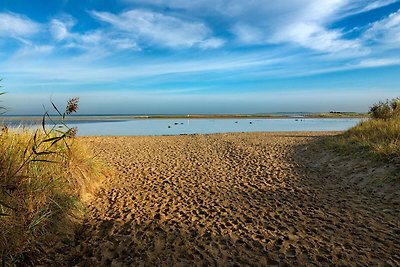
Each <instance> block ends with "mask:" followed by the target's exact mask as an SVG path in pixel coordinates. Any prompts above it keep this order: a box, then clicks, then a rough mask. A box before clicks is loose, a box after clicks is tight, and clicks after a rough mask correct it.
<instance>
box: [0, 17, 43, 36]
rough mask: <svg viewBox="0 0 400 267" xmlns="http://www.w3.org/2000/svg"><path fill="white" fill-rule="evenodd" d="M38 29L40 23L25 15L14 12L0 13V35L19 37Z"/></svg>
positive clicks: (31, 33)
mask: <svg viewBox="0 0 400 267" xmlns="http://www.w3.org/2000/svg"><path fill="white" fill-rule="evenodd" d="M39 30H40V24H38V23H36V22H34V21H32V20H30V19H29V18H27V17H25V16H22V15H19V14H14V13H0V37H12V38H21V37H26V36H30V35H33V34H35V33H37V32H39Z"/></svg>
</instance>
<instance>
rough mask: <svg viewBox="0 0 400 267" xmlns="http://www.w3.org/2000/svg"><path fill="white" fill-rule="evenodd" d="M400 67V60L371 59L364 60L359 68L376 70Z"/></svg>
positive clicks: (358, 65)
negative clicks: (377, 68) (378, 68)
mask: <svg viewBox="0 0 400 267" xmlns="http://www.w3.org/2000/svg"><path fill="white" fill-rule="evenodd" d="M394 65H400V58H371V59H365V60H362V61H361V62H360V63H359V64H357V65H356V66H357V67H360V68H376V67H386V66H394Z"/></svg>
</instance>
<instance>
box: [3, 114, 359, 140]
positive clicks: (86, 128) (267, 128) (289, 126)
mask: <svg viewBox="0 0 400 267" xmlns="http://www.w3.org/2000/svg"><path fill="white" fill-rule="evenodd" d="M361 120H362V119H359V118H357V119H356V118H347V119H337V118H335V119H333V118H324V119H321V118H318V119H311V118H284V119H127V120H79V121H69V122H67V124H68V126H70V127H77V128H78V135H79V136H106V135H109V136H137V135H180V134H207V133H228V132H297V131H302V132H303V131H304V132H306V131H343V130H347V129H349V128H350V127H352V126H354V125H356V124H357V123H358V122H360V121H361ZM10 122H11V123H10ZM10 122H9V123H7V122H6V121H3V122H2V123H5V124H7V125H9V126H18V125H25V126H28V127H41V126H40V124H41V123H40V121H26V120H25V121H15V120H14V121H10Z"/></svg>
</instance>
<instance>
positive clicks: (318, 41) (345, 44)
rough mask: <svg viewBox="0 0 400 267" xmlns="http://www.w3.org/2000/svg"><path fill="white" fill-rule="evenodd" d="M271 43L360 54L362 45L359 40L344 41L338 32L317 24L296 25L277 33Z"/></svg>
mask: <svg viewBox="0 0 400 267" xmlns="http://www.w3.org/2000/svg"><path fill="white" fill-rule="evenodd" d="M269 41H270V42H273V43H280V42H292V43H296V44H299V45H300V46H303V47H307V48H310V49H313V50H317V51H324V52H331V53H334V52H342V51H346V50H352V51H353V52H354V53H356V54H359V53H360V52H362V50H363V49H362V44H361V43H360V42H358V41H357V40H344V39H343V38H342V33H341V32H340V31H338V30H326V29H325V28H323V27H321V26H319V25H318V24H315V23H305V22H303V23H294V24H292V25H288V26H287V27H286V28H284V29H282V31H280V32H277V33H275V35H273V36H272V37H271V38H270V39H269Z"/></svg>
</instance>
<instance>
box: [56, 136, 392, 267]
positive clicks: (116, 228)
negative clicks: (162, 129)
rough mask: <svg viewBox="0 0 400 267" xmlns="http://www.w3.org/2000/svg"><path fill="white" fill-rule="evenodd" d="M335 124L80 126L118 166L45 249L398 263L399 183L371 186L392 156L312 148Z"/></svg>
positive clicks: (226, 261)
mask: <svg viewBox="0 0 400 267" xmlns="http://www.w3.org/2000/svg"><path fill="white" fill-rule="evenodd" d="M329 134H334V133H239V134H213V135H187V136H159V137H84V138H82V139H83V140H84V141H85V142H87V143H88V144H89V145H90V147H92V148H93V149H94V151H95V153H97V154H98V155H99V156H100V157H101V158H103V159H104V160H105V161H106V162H107V163H108V164H109V165H111V166H113V167H114V168H115V169H116V175H115V177H110V178H109V179H107V180H105V181H104V182H103V184H102V185H101V187H100V188H99V190H98V191H97V192H96V194H95V195H94V196H93V197H92V198H91V200H90V201H89V203H88V205H89V209H88V218H87V219H85V221H84V222H83V225H82V226H81V227H80V228H79V229H78V232H77V235H76V238H75V240H74V241H73V242H72V243H71V244H69V245H68V246H67V245H64V247H59V248H58V252H57V253H58V254H49V260H50V261H51V260H53V261H58V264H59V265H68V266H74V265H76V266H400V197H399V190H398V187H397V188H396V187H395V186H394V187H393V186H391V187H385V186H376V184H377V181H378V180H379V179H382V177H385V176H386V175H388V174H389V173H391V172H393V171H394V170H395V169H394V168H396V166H390V165H387V166H386V165H385V166H383V165H382V166H375V167H374V166H372V167H371V166H363V165H362V164H360V163H357V162H352V161H350V160H337V159H336V158H335V157H334V156H330V155H328V154H321V153H320V154H318V153H314V152H313V151H310V145H309V144H310V143H312V142H315V141H316V140H318V138H320V137H321V136H324V135H329ZM371 177H372V178H371ZM374 184H375V185H374ZM375 188H376V189H375ZM61 260H62V261H63V262H59V261H61Z"/></svg>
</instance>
